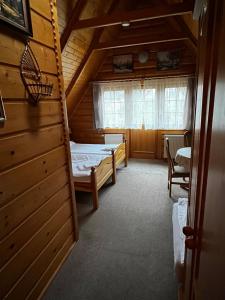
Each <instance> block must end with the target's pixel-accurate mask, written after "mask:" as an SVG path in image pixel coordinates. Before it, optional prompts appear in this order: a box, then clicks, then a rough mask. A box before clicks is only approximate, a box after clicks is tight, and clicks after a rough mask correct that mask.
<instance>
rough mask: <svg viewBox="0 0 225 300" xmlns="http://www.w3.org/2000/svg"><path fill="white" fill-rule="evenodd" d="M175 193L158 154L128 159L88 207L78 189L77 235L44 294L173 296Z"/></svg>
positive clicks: (84, 298) (158, 299)
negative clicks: (95, 203) (96, 204)
mask: <svg viewBox="0 0 225 300" xmlns="http://www.w3.org/2000/svg"><path fill="white" fill-rule="evenodd" d="M179 196H187V195H186V192H185V191H183V190H181V189H180V188H179V187H177V186H175V188H174V190H173V198H172V199H170V198H169V197H168V190H167V165H166V164H165V163H164V162H161V161H158V160H130V161H129V165H128V167H127V168H124V167H122V168H121V169H120V170H119V171H118V176H117V183H116V185H110V184H109V185H108V186H107V187H104V188H103V189H102V190H101V192H100V207H99V209H98V211H96V212H94V213H93V212H92V211H91V209H92V206H91V197H90V195H89V194H85V193H79V194H78V197H77V198H78V199H77V200H78V211H79V223H80V240H79V242H78V243H77V245H76V247H74V249H73V251H72V253H71V255H70V256H69V258H68V259H67V260H66V262H65V264H64V265H63V267H62V268H61V270H60V272H59V273H58V274H57V276H56V277H55V279H54V281H53V283H52V284H51V285H50V287H49V289H48V290H47V292H46V294H45V296H44V299H45V300H50V299H54V300H57V299H63V300H67V299H71V300H72V299H77V300H94V299H101V300H145V299H146V300H175V299H177V286H176V279H175V274H174V266H173V240H172V222H171V213H172V205H173V202H175V201H176V200H177V198H178V197H179Z"/></svg>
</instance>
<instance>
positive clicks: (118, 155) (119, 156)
mask: <svg viewBox="0 0 225 300" xmlns="http://www.w3.org/2000/svg"><path fill="white" fill-rule="evenodd" d="M123 140H124V142H123V143H122V144H120V145H119V147H118V148H117V149H116V151H115V161H116V167H117V168H118V167H119V165H120V164H121V163H122V162H123V161H124V165H125V167H127V163H128V151H127V141H126V139H125V138H124V139H123Z"/></svg>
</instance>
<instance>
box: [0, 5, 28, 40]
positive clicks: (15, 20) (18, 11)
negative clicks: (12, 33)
mask: <svg viewBox="0 0 225 300" xmlns="http://www.w3.org/2000/svg"><path fill="white" fill-rule="evenodd" d="M0 21H1V22H2V23H6V24H8V25H10V26H11V27H13V28H14V29H15V28H16V29H18V30H20V31H22V32H24V33H25V34H28V35H32V26H31V17H30V5H29V0H0Z"/></svg>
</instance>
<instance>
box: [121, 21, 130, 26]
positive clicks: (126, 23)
mask: <svg viewBox="0 0 225 300" xmlns="http://www.w3.org/2000/svg"><path fill="white" fill-rule="evenodd" d="M121 25H122V26H123V27H129V26H130V21H123V22H122V23H121Z"/></svg>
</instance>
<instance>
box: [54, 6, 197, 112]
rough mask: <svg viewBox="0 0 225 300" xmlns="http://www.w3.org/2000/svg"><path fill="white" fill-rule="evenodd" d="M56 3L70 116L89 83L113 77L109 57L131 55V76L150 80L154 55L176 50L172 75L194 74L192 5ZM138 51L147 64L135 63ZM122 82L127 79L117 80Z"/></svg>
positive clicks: (154, 74)
mask: <svg viewBox="0 0 225 300" xmlns="http://www.w3.org/2000/svg"><path fill="white" fill-rule="evenodd" d="M57 2H58V16H59V27H60V33H61V48H62V64H63V75H64V84H65V90H66V96H67V108H68V113H69V115H71V114H72V112H73V111H74V110H75V109H76V108H77V107H78V104H79V102H80V99H81V98H82V96H83V94H84V92H85V90H86V88H87V85H88V82H89V81H91V80H111V79H115V78H116V77H117V78H118V75H117V76H116V75H115V74H113V72H112V56H114V55H117V54H122V53H124V54H125V53H132V54H133V57H134V72H132V74H130V77H132V78H133V77H150V76H157V75H158V72H157V70H156V59H155V58H156V52H157V51H166V50H170V49H179V50H180V51H181V53H182V55H181V65H180V68H179V72H177V74H190V73H194V71H195V59H196V46H197V35H198V24H197V23H196V22H194V21H193V19H192V14H191V11H192V10H193V5H194V4H193V1H191V0H184V1H178V0H177V1H176V0H160V1H158V0H157V1H156V0H148V1H147V0H139V1H131V0H120V1H119V0H110V1H109V0H108V1H106V0H104V1H103V0H88V1H85V0H73V1H71V0H58V1H57ZM123 12H124V13H123ZM150 17H151V19H150V20H149V18H150ZM121 18H122V19H121ZM141 18H142V20H141ZM121 20H125V21H126V20H130V21H131V25H130V27H128V28H123V27H122V26H121ZM132 20H134V21H132ZM137 20H138V21H137ZM143 50H147V51H149V53H150V60H149V61H148V62H147V63H146V64H140V63H139V62H138V59H137V58H138V53H139V52H140V51H143ZM160 75H161V76H163V75H168V73H167V72H164V73H162V72H161V73H160ZM123 77H126V78H127V77H128V76H127V74H125V75H120V78H123Z"/></svg>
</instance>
